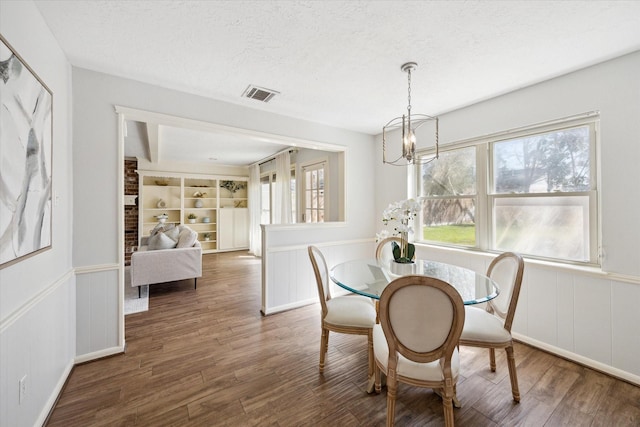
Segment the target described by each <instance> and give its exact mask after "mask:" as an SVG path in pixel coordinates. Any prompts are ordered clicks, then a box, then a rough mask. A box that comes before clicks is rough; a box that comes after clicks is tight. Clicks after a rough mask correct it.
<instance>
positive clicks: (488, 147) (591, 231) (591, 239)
mask: <svg viewBox="0 0 640 427" xmlns="http://www.w3.org/2000/svg"><path fill="white" fill-rule="evenodd" d="M585 126H586V127H587V128H588V132H589V162H590V165H589V173H590V176H589V190H587V191H567V192H547V193H514V194H508V193H497V192H495V191H494V190H493V189H494V188H495V186H494V179H495V177H494V172H495V171H494V166H495V165H494V164H493V162H494V152H493V150H494V147H495V145H496V144H497V143H500V142H504V141H509V140H513V139H518V138H524V137H528V136H535V135H542V134H546V133H552V132H557V131H562V130H566V129H572V128H577V127H585ZM599 138H600V116H599V113H597V112H589V113H585V114H581V115H577V116H573V117H568V118H563V119H558V120H553V121H549V122H545V123H540V124H535V125H530V126H525V127H522V128H517V129H511V130H508V131H504V132H498V133H494V134H491V135H485V136H482V137H478V138H470V139H467V140H463V141H458V142H454V143H450V144H443V145H441V146H440V152H441V153H443V152H447V151H454V150H460V149H464V148H468V147H476V187H477V188H476V195H475V202H476V213H475V214H476V224H475V226H476V230H475V231H476V245H475V246H470V245H460V244H453V243H447V242H438V241H427V240H424V238H423V233H422V232H419V233H416V235H415V236H414V237H415V239H416V242H418V243H422V244H427V245H434V246H443V247H457V248H463V249H471V250H480V251H484V252H490V253H498V252H502V251H503V250H501V249H496V248H495V243H494V242H495V233H496V227H495V206H496V201H497V200H504V199H508V198H548V197H558V196H559V195H562V196H567V197H572V196H587V197H588V200H589V201H588V210H589V224H588V225H587V228H588V244H589V251H588V256H589V259H588V260H587V261H578V260H570V259H564V258H555V257H545V256H540V255H531V254H524V255H526V256H527V257H528V258H532V259H540V260H545V261H552V262H558V263H564V264H576V265H585V266H600V264H601V257H600V252H601V251H600V245H601V241H602V239H601V224H600V218H601V215H600V210H601V208H600V199H601V197H600V190H599V189H600V188H601V185H600V176H601V174H600V158H599V157H600V141H599ZM416 154H417V155H416V157H417V158H421V157H429V156H433V155H434V154H435V148H429V149H423V150H419V151H418V152H417V153H416ZM435 161H437V160H435ZM420 167H421V166H420V165H419V164H416V165H415V166H414V168H415V170H414V177H415V182H414V188H415V192H416V193H417V192H419V191H421V182H420V180H421V176H420ZM415 196H416V197H418V198H427V199H437V198H438V197H440V198H442V197H444V196H429V197H424V196H422V194H416V195H415ZM447 197H448V196H447ZM456 198H474V196H457V197H456ZM414 229H415V230H422V229H423V223H422V221H421V219H420V216H418V217H417V218H416V220H415V224H414Z"/></svg>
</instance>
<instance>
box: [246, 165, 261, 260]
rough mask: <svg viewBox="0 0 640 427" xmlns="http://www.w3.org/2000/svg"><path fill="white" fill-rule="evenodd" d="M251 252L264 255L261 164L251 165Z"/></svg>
mask: <svg viewBox="0 0 640 427" xmlns="http://www.w3.org/2000/svg"><path fill="white" fill-rule="evenodd" d="M248 196H249V252H250V253H252V254H253V255H255V256H262V230H261V228H260V209H261V204H260V165H258V164H257V163H256V164H255V165H251V166H249V194H248Z"/></svg>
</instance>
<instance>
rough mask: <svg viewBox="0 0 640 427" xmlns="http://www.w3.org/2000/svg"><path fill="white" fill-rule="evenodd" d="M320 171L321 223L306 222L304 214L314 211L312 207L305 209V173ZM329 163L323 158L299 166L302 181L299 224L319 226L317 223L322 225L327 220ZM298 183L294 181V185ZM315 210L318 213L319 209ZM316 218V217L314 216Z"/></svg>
mask: <svg viewBox="0 0 640 427" xmlns="http://www.w3.org/2000/svg"><path fill="white" fill-rule="evenodd" d="M320 169H322V171H323V172H322V174H323V187H322V191H323V194H322V202H323V205H322V214H323V215H322V218H323V220H322V221H307V218H306V213H307V210H308V209H314V208H313V207H311V208H307V191H308V189H307V172H308V171H314V170H320ZM329 172H330V170H329V161H328V159H326V158H324V159H316V160H311V161H309V162H306V163H302V164H300V175H301V181H302V185H301V186H300V192H301V193H302V196H301V197H300V222H301V223H306V224H319V223H324V222H326V218H327V212H329V195H330V193H329ZM298 183H299V180H298V181H296V184H298ZM316 210H317V211H318V212H319V211H320V209H319V208H316ZM316 218H317V216H316Z"/></svg>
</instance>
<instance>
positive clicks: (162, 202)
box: [156, 199, 167, 209]
mask: <svg viewBox="0 0 640 427" xmlns="http://www.w3.org/2000/svg"><path fill="white" fill-rule="evenodd" d="M156 207H157V208H159V209H164V208H166V207H167V203H166V202H165V201H164V200H162V199H160V200H158V203H156Z"/></svg>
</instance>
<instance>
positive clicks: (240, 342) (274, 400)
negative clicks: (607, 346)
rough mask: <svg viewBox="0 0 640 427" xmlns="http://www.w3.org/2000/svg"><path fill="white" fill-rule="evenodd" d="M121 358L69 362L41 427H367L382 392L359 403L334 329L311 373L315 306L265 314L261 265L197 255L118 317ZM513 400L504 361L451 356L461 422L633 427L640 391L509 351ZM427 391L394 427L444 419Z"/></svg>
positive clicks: (360, 347) (360, 341) (382, 404)
mask: <svg viewBox="0 0 640 427" xmlns="http://www.w3.org/2000/svg"><path fill="white" fill-rule="evenodd" d="M126 341H127V351H126V353H125V354H122V355H117V356H113V357H109V358H105V359H102V360H99V361H95V362H90V363H86V364H83V365H79V366H77V367H75V369H74V370H73V372H72V374H71V376H70V377H69V380H68V383H67V385H66V387H65V389H64V391H63V393H62V395H61V397H60V399H59V401H58V403H57V405H56V407H55V409H54V411H53V412H52V414H51V416H50V419H49V422H48V424H47V425H49V426H65V427H69V426H127V425H143V426H218V425H228V426H257V425H260V426H265V425H268V426H300V425H309V426H311V425H314V426H315V425H326V426H378V425H384V423H385V420H386V391H385V389H384V388H383V390H382V393H380V394H377V395H376V394H372V395H368V394H367V393H366V392H365V389H366V385H367V378H366V372H367V368H366V366H367V360H366V358H367V356H366V349H365V346H366V338H365V337H361V336H351V335H341V334H332V335H331V336H330V339H329V352H328V355H327V365H326V367H325V371H324V375H320V374H319V372H318V351H319V347H320V344H319V342H320V317H319V305H313V306H309V307H304V308H299V309H296V310H291V311H288V312H285V313H280V314H275V315H271V316H268V317H263V316H262V315H261V314H260V262H259V260H256V259H254V258H253V257H249V256H247V255H246V253H243V252H231V253H224V254H209V255H205V256H204V277H203V278H202V279H199V280H198V289H197V290H194V289H193V281H183V282H176V283H172V284H164V285H154V286H151V297H150V301H149V311H148V312H145V313H138V314H132V315H129V316H127V317H126ZM515 350H516V360H517V363H518V379H519V382H520V393H521V395H522V401H521V403H519V404H514V403H513V401H512V399H511V390H510V385H509V377H508V373H507V368H506V364H505V360H504V352H499V353H498V356H499V357H498V369H497V372H495V373H492V372H490V371H489V367H488V355H487V353H486V351H484V350H481V349H472V348H464V347H463V348H461V362H462V367H461V370H462V371H461V377H460V378H459V380H458V397H459V399H460V401H461V403H462V408H460V409H456V410H455V422H456V425H458V426H517V425H527V426H554V427H555V426H562V425H566V426H639V425H640V387H635V386H633V385H630V384H628V383H625V382H623V381H618V380H615V379H613V378H611V377H609V376H607V375H603V374H601V373H598V372H595V371H593V370H591V369H587V368H584V367H581V366H579V365H576V364H574V363H570V362H568V361H566V360H563V359H561V358H558V357H554V356H552V355H550V354H548V353H545V352H542V351H539V350H536V349H533V348H531V347H529V346H526V345H523V344H518V345H517V347H516V349H515ZM443 419H444V418H443V415H442V404H441V400H440V398H439V397H438V396H436V395H435V394H434V393H433V392H432V391H431V390H427V389H420V388H415V387H411V386H406V385H402V384H401V385H400V387H399V390H398V401H397V405H396V424H397V425H399V426H430V425H433V426H436V425H441V424H442V423H443Z"/></svg>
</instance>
